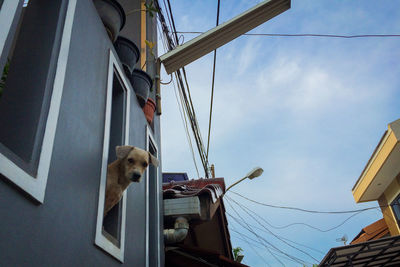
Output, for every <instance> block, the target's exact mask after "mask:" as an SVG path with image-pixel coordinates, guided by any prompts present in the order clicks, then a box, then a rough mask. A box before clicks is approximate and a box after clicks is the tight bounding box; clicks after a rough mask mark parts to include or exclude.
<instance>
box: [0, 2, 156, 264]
mask: <svg viewBox="0 0 400 267" xmlns="http://www.w3.org/2000/svg"><path fill="white" fill-rule="evenodd" d="M32 1H35V0H32ZM53 1H57V0H53ZM136 1H138V2H139V0H136ZM35 2H41V3H42V4H43V5H45V4H46V2H47V1H35ZM57 2H59V3H60V5H59V6H60V7H61V9H62V10H60V12H62V13H63V12H64V13H65V9H66V8H67V3H68V0H58V1H57ZM63 9H64V10H63ZM149 23H150V24H151V23H154V21H149ZM152 25H153V26H151V28H152V29H155V27H154V24H152ZM137 27H138V28H137V29H136V30H137V31H139V32H140V25H137ZM62 29H63V28H62V27H57V30H62ZM153 34H155V35H156V33H155V32H154V33H153ZM59 41H60V40H58V42H59ZM58 45H59V44H58ZM109 49H113V46H112V44H111V42H110V40H109V39H108V37H107V34H106V31H105V29H104V27H103V25H102V23H101V21H100V18H99V17H98V15H97V12H96V10H95V8H94V5H93V3H92V1H91V0H78V1H77V7H76V11H75V17H74V23H73V29H72V39H71V45H70V50H69V57H68V64H67V70H66V77H65V84H64V90H63V95H62V100H61V107H60V114H59V119H58V125H57V130H56V136H55V141H54V149H53V153H52V160H51V165H50V172H49V176H48V181H47V188H46V195H45V199H44V203H43V204H38V203H37V202H36V201H34V200H32V199H31V198H29V197H27V196H26V194H24V193H23V192H22V190H20V189H18V188H17V187H16V186H14V185H13V184H12V183H10V182H9V181H8V179H7V178H5V177H1V175H0V177H1V179H0V229H1V230H0V266H113V265H121V263H120V262H119V261H117V260H115V259H114V258H113V257H112V256H110V255H109V254H108V253H106V252H104V251H103V250H101V249H100V248H98V247H97V246H96V245H95V244H94V239H95V230H96V229H95V228H96V219H97V205H98V198H99V183H100V169H101V161H102V150H103V135H104V119H105V105H106V83H107V72H108V61H109ZM52 56H53V57H55V58H57V57H58V54H53V55H52ZM35 64H36V63H35V62H32V67H33V68H34V66H35ZM55 67H56V66H51V67H50V68H49V70H48V71H49V72H52V71H54V68H55ZM53 78H54V77H53ZM21 79H23V76H21ZM131 103H132V105H131V110H130V120H131V121H130V128H131V129H130V144H131V145H133V146H137V147H140V148H146V127H147V122H146V120H145V117H144V114H143V112H142V110H141V108H140V106H139V105H138V103H137V100H136V97H135V94H134V93H133V94H132V99H131ZM0 105H1V102H0ZM10 119H12V118H10ZM154 120H155V121H154V132H153V136H154V137H155V139H156V143H157V146H158V149H161V145H160V127H159V117H158V116H155V118H154ZM0 131H7V129H0ZM159 152H160V151H159ZM159 155H161V153H159ZM158 177H159V179H160V182H159V183H158V184H159V186H161V183H162V182H161V179H162V175H161V166H160V167H159V168H158ZM150 186H151V187H150V193H151V194H150V222H149V223H150V231H154V230H155V229H157V228H158V229H159V230H160V233H162V228H161V227H162V214H159V213H158V211H162V208H159V209H157V207H156V202H157V201H156V200H157V198H161V195H160V194H158V195H157V192H160V191H159V190H156V188H155V186H156V183H154V182H150ZM145 203H146V195H145V183H144V181H143V180H142V182H141V183H139V184H133V185H131V186H130V188H129V189H128V198H127V209H126V233H125V260H124V265H129V266H145V262H146V259H145V235H146V232H145V229H146V227H145V226H146V221H145V219H146V216H145ZM159 203H160V204H162V201H161V200H160V201H159ZM158 216H161V217H160V218H159V219H160V221H161V225H159V224H157V217H158ZM150 237H151V243H150V256H151V261H150V266H155V265H156V264H157V262H156V261H154V257H155V256H157V255H156V254H155V253H157V251H158V250H157V249H156V241H162V239H161V237H157V236H154V235H151V236H150ZM160 251H161V254H163V247H161V249H160ZM160 257H161V266H162V265H163V263H162V262H163V255H160Z"/></svg>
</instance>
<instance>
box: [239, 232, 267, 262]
mask: <svg viewBox="0 0 400 267" xmlns="http://www.w3.org/2000/svg"><path fill="white" fill-rule="evenodd" d="M232 230H233V231H235V230H234V229H232ZM235 232H236V231H235ZM239 239H241V240H242V241H244V242H246V243H247V244H248V245H249V247H250V248H251V249H252V250H253V251H254V253H256V254H257V256H258V257H260V259H261V260H262V261H263V262H264V263H265V264H267V265H268V266H271V265H270V264H269V263H268V262H267V261H266V260H265V259H264V257H262V256H261V255H260V254H259V253H258V251H257V250H256V249H255V248H254V247H258V246H256V245H254V244H253V245H252V244H251V243H250V242H249V241H248V240H246V239H245V238H243V239H242V238H239ZM253 246H254V247H253ZM258 248H260V247H258Z"/></svg>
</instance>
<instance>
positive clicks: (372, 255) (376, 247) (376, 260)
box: [319, 236, 400, 267]
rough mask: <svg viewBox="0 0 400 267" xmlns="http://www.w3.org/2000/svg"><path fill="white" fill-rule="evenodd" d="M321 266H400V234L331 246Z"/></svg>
mask: <svg viewBox="0 0 400 267" xmlns="http://www.w3.org/2000/svg"><path fill="white" fill-rule="evenodd" d="M319 266H332V267H334V266H335V267H336V266H353V267H361V266H400V236H393V237H387V238H381V239H378V240H372V241H368V242H362V243H358V244H355V245H348V246H342V247H337V248H331V249H330V250H329V252H328V253H327V254H326V256H325V257H324V258H323V260H322V261H321V263H320V265H319Z"/></svg>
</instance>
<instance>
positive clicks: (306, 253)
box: [226, 196, 318, 261]
mask: <svg viewBox="0 0 400 267" xmlns="http://www.w3.org/2000/svg"><path fill="white" fill-rule="evenodd" d="M226 197H227V199H228V200H229V202H230V201H233V202H234V203H235V204H236V205H238V206H239V208H241V209H242V210H243V211H244V212H246V214H247V215H249V216H250V217H251V218H253V220H255V221H256V222H257V223H258V224H259V225H260V226H261V227H262V228H264V229H265V230H267V231H268V232H269V233H270V234H271V235H273V236H274V237H275V238H277V239H279V240H280V241H282V242H283V243H285V244H286V245H288V246H289V247H291V248H294V249H296V250H297V251H300V252H301V253H303V254H304V255H307V256H309V257H310V258H312V259H313V260H315V261H318V260H317V259H316V258H314V257H313V256H312V255H311V254H309V253H308V252H306V251H304V250H302V249H300V248H297V247H296V246H293V245H291V244H289V243H288V242H287V241H285V240H284V239H282V238H281V237H280V236H279V235H277V234H275V233H274V232H272V231H271V230H269V229H268V228H267V227H265V226H264V225H263V224H262V223H261V222H260V221H258V220H257V219H256V218H255V217H254V216H253V215H251V214H250V213H249V212H248V211H247V210H245V209H244V208H243V207H242V206H241V205H240V204H239V203H238V202H236V201H234V200H233V199H231V198H230V197H228V196H226ZM229 202H228V203H229ZM229 205H230V206H231V208H232V209H233V210H234V211H235V213H236V214H238V212H236V210H235V208H234V207H233V206H232V205H231V204H230V203H229ZM238 216H239V214H238Z"/></svg>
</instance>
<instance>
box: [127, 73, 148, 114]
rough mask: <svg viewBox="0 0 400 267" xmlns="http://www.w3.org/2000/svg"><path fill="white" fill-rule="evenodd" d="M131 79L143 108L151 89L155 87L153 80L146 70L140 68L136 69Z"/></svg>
mask: <svg viewBox="0 0 400 267" xmlns="http://www.w3.org/2000/svg"><path fill="white" fill-rule="evenodd" d="M129 79H130V81H131V84H132V87H133V89H134V90H135V93H136V97H137V99H138V101H139V104H140V106H141V107H142V108H143V107H144V105H145V104H146V102H147V98H148V97H149V93H150V89H151V88H152V87H153V81H152V79H151V77H150V76H149V75H148V74H147V73H146V72H144V71H142V70H140V69H134V70H133V72H132V75H130V76H129Z"/></svg>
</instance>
